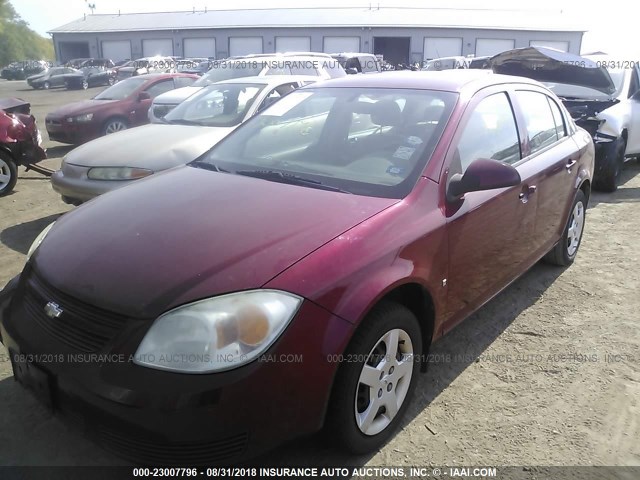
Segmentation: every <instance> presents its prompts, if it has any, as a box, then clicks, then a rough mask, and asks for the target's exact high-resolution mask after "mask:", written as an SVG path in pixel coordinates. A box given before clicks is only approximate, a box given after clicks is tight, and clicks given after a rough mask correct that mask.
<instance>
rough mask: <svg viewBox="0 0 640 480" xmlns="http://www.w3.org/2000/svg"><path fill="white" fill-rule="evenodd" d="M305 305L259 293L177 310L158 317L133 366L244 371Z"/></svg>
mask: <svg viewBox="0 0 640 480" xmlns="http://www.w3.org/2000/svg"><path fill="white" fill-rule="evenodd" d="M301 303H302V298H300V297H298V296H297V295H293V294H291V293H287V292H281V291H276V290H254V291H248V292H239V293H232V294H228V295H222V296H220V297H214V298H209V299H207V300H201V301H199V302H195V303H191V304H189V305H185V306H182V307H178V308H176V309H174V310H171V311H170V312H167V313H165V314H163V315H162V316H160V317H158V319H156V321H155V322H154V323H153V325H152V326H151V329H150V330H149V331H148V332H147V334H146V335H145V337H144V339H143V340H142V342H141V343H140V346H139V347H138V350H137V352H136V355H135V358H134V362H135V363H136V364H138V365H141V366H145V367H151V368H158V369H161V370H170V371H174V372H181V373H210V372H219V371H222V370H229V369H231V368H236V367H239V366H240V365H244V364H246V363H249V362H251V361H252V360H254V359H255V358H257V357H258V356H259V355H260V354H262V353H263V352H264V351H266V350H267V349H268V348H269V347H270V346H271V345H272V344H273V343H274V342H275V341H276V339H277V338H278V337H279V336H280V334H281V333H282V332H283V331H284V329H285V328H286V327H287V325H288V324H289V322H290V321H291V319H292V318H293V317H294V316H295V314H296V312H297V311H298V308H299V307H300V304H301Z"/></svg>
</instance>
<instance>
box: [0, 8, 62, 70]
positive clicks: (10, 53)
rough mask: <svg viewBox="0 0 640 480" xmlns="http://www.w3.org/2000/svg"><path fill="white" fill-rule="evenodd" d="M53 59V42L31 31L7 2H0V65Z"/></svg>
mask: <svg viewBox="0 0 640 480" xmlns="http://www.w3.org/2000/svg"><path fill="white" fill-rule="evenodd" d="M53 58H54V52H53V42H52V41H51V40H50V39H47V38H44V37H42V36H40V35H38V34H37V33H36V32H34V31H33V30H31V29H30V28H29V24H28V23H27V22H25V21H24V20H23V19H22V18H20V15H18V13H17V12H16V11H15V9H14V8H13V5H11V2H9V0H0V65H6V64H8V63H11V62H15V61H19V60H30V59H34V60H43V59H45V60H51V59H53Z"/></svg>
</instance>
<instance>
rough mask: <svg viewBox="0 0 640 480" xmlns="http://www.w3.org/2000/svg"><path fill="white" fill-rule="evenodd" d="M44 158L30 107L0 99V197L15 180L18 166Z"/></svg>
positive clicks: (19, 100) (45, 156) (22, 103)
mask: <svg viewBox="0 0 640 480" xmlns="http://www.w3.org/2000/svg"><path fill="white" fill-rule="evenodd" d="M45 158H47V154H46V153H45V151H44V149H43V148H42V137H41V135H40V131H39V130H38V125H37V123H36V119H35V117H34V116H33V115H31V104H30V103H28V102H25V101H24V100H22V99H21V98H3V99H0V197H3V196H5V195H8V194H9V193H11V191H12V190H13V187H15V185H16V182H17V181H18V167H19V166H20V165H24V166H26V167H27V168H29V166H33V165H34V164H36V163H38V162H39V161H40V160H44V159H45Z"/></svg>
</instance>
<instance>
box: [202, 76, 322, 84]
mask: <svg viewBox="0 0 640 480" xmlns="http://www.w3.org/2000/svg"><path fill="white" fill-rule="evenodd" d="M319 78H320V77H314V76H312V75H306V76H305V75H263V76H260V77H258V76H255V77H239V78H230V79H228V80H220V81H219V82H215V83H212V84H211V85H216V84H218V83H260V84H265V85H271V84H280V83H287V82H309V81H311V82H313V81H317V80H318V79H319Z"/></svg>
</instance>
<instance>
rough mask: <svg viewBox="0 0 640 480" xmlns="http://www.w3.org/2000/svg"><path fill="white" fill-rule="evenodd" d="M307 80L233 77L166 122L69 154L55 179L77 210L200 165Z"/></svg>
mask: <svg viewBox="0 0 640 480" xmlns="http://www.w3.org/2000/svg"><path fill="white" fill-rule="evenodd" d="M315 81H316V79H314V78H310V77H307V76H292V75H289V76H285V75H282V76H266V77H249V78H234V79H230V80H226V81H224V82H219V83H215V84H213V85H210V86H208V87H205V88H203V89H200V91H199V93H197V94H195V95H193V96H191V97H189V98H188V99H187V100H185V101H184V102H182V103H181V104H180V105H179V106H178V107H177V108H175V109H174V110H173V111H172V112H171V113H169V114H168V115H167V116H166V117H165V118H164V120H163V121H162V123H156V124H150V125H143V126H140V127H136V128H131V129H128V130H123V131H121V132H117V133H113V134H111V135H107V136H105V137H100V138H98V139H96V140H93V141H91V142H88V143H85V144H84V145H81V146H80V147H78V148H76V149H74V150H72V151H71V152H69V153H68V154H67V155H66V156H65V158H64V159H63V162H62V166H61V168H60V170H58V171H57V172H55V173H54V174H53V176H52V177H51V185H52V187H53V189H54V190H55V191H56V192H58V193H59V194H60V195H61V196H62V200H63V201H65V202H67V203H71V204H74V205H77V204H80V203H82V202H84V201H87V200H90V199H92V198H94V197H97V196H99V195H101V194H103V193H106V192H109V191H111V190H115V189H117V188H120V187H123V186H125V185H129V184H130V183H132V182H134V181H136V180H138V179H140V178H144V177H147V176H149V175H152V174H154V173H158V172H161V171H163V170H167V169H169V168H172V167H176V166H178V165H183V164H185V163H188V162H191V161H192V160H195V159H196V158H198V157H199V156H200V155H202V154H203V153H205V152H206V151H207V150H209V149H210V148H211V147H213V146H214V145H215V144H216V143H217V142H219V141H220V140H222V139H223V138H224V137H226V136H227V135H228V134H229V133H231V132H232V131H233V130H235V129H236V128H237V127H238V126H239V125H240V124H241V123H242V122H244V121H245V120H247V119H249V118H251V117H252V116H253V115H255V114H256V113H258V112H260V111H262V110H264V109H265V108H267V107H268V106H269V105H271V104H273V103H274V102H276V101H277V100H279V99H280V98H282V97H283V96H285V95H287V94H288V93H289V92H291V91H293V90H295V89H297V88H299V87H302V86H304V85H308V84H310V83H313V82H315Z"/></svg>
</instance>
